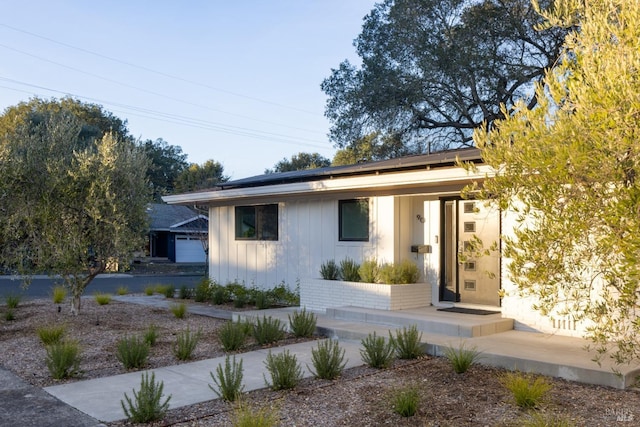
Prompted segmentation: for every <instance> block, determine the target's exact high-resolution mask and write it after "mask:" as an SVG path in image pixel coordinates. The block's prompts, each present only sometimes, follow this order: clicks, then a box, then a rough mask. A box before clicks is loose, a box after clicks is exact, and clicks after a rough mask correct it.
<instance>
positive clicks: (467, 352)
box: [444, 343, 482, 374]
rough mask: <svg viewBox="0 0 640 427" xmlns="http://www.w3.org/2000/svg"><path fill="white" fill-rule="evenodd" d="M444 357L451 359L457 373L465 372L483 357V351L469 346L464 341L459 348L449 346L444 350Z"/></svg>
mask: <svg viewBox="0 0 640 427" xmlns="http://www.w3.org/2000/svg"><path fill="white" fill-rule="evenodd" d="M444 357H446V358H447V360H449V362H450V363H451V366H452V367H453V370H454V372H455V373H456V374H463V373H465V372H467V370H468V369H469V368H470V367H471V365H473V364H474V363H475V362H477V361H478V360H479V359H480V358H481V357H482V355H481V353H480V352H479V351H478V350H477V349H476V347H471V348H467V347H466V346H465V344H464V343H462V344H460V346H458V348H454V347H447V348H446V349H445V350H444Z"/></svg>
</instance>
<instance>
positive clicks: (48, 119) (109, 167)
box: [0, 105, 149, 314]
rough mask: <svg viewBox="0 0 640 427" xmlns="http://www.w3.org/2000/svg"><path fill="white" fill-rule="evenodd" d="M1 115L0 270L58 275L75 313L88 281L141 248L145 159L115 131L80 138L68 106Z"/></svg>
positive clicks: (84, 125) (145, 194)
mask: <svg viewBox="0 0 640 427" xmlns="http://www.w3.org/2000/svg"><path fill="white" fill-rule="evenodd" d="M20 107H24V105H21V106H20ZM7 117H11V120H10V121H9V122H10V123H8V122H7V121H4V122H3V123H4V125H6V127H5V132H4V133H3V134H2V135H0V255H1V256H2V262H3V264H4V265H3V267H4V268H5V269H11V270H13V271H16V272H18V273H22V274H26V275H31V274H33V273H36V272H40V273H48V274H50V275H55V276H59V277H61V278H62V279H63V280H64V284H65V285H66V286H67V287H68V288H69V290H70V293H71V295H72V298H71V311H72V313H73V314H78V313H79V310H80V297H81V296H82V294H83V292H84V290H85V289H86V287H87V286H88V285H89V284H90V283H91V281H92V280H93V279H94V278H95V277H96V276H97V275H98V274H100V273H103V272H105V271H107V269H108V268H117V267H118V265H121V264H122V263H128V262H130V259H131V256H132V253H133V251H134V250H137V249H140V248H141V246H142V242H143V240H142V239H143V238H144V233H145V230H146V224H147V215H146V204H147V202H148V201H149V190H148V186H147V184H146V181H145V175H146V171H147V166H148V161H147V157H146V155H145V153H144V151H143V150H142V148H140V147H137V146H136V145H135V143H134V142H133V141H132V140H130V139H129V138H121V137H119V136H118V134H116V133H100V132H99V133H97V134H96V135H94V136H92V137H84V136H83V130H84V131H86V128H87V123H86V122H85V121H83V119H82V118H81V117H79V116H78V115H77V114H75V113H74V112H73V111H71V110H70V109H67V108H58V109H53V110H52V109H48V108H45V109H43V108H39V107H37V106H35V107H34V108H27V109H24V110H23V111H22V113H21V114H18V115H16V114H15V111H14V110H12V109H9V111H7V112H5V115H4V116H3V117H2V119H5V118H7ZM9 125H10V126H9Z"/></svg>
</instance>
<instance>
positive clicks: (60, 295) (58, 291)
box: [51, 285, 67, 304]
mask: <svg viewBox="0 0 640 427" xmlns="http://www.w3.org/2000/svg"><path fill="white" fill-rule="evenodd" d="M66 297H67V288H65V287H64V286H62V285H56V286H54V287H53V289H52V290H51V298H52V299H53V303H54V304H62V302H63V301H64V299H65V298H66Z"/></svg>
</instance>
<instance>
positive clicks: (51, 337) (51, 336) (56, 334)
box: [36, 325, 66, 345]
mask: <svg viewBox="0 0 640 427" xmlns="http://www.w3.org/2000/svg"><path fill="white" fill-rule="evenodd" d="M65 330H66V328H65V327H64V326H63V325H54V326H42V327H40V328H38V329H36V333H37V334H38V338H40V341H41V342H42V344H44V345H51V344H55V343H58V342H60V341H61V340H62V337H63V336H64V333H65Z"/></svg>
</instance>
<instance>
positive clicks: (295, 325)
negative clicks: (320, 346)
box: [287, 308, 317, 338]
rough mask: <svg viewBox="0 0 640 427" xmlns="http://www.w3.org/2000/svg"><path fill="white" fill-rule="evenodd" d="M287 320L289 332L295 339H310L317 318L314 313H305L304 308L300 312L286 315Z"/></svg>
mask: <svg viewBox="0 0 640 427" xmlns="http://www.w3.org/2000/svg"><path fill="white" fill-rule="evenodd" d="M287 316H288V318H289V326H290V327H291V332H293V334H294V335H295V336H297V337H305V338H306V337H310V336H312V335H313V333H314V332H315V331H316V322H317V317H316V315H315V314H314V313H311V312H307V309H306V308H303V309H302V311H298V310H295V311H294V312H293V314H292V315H291V314H289V315H287Z"/></svg>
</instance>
